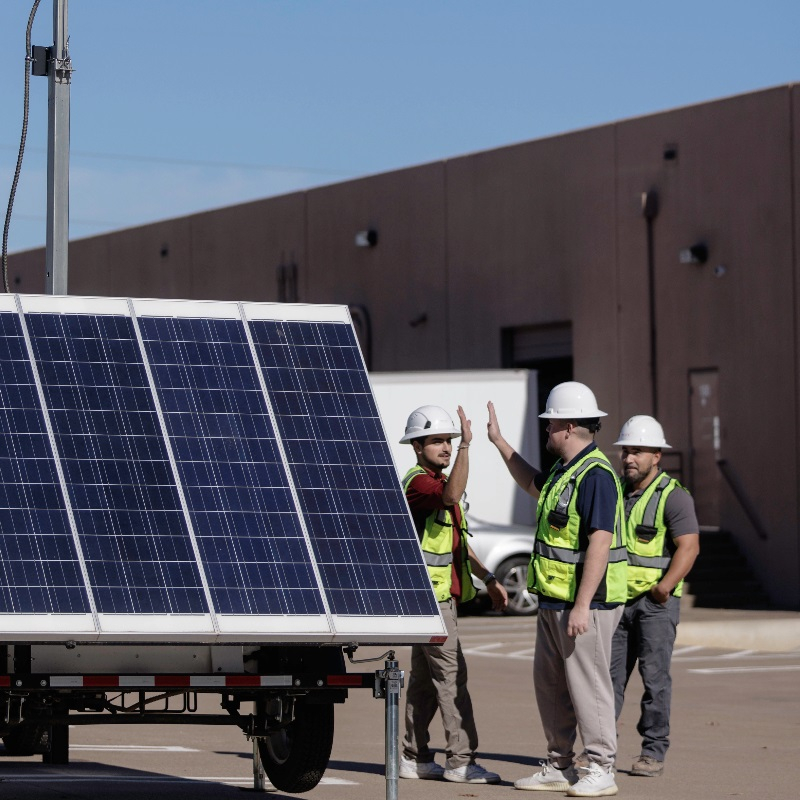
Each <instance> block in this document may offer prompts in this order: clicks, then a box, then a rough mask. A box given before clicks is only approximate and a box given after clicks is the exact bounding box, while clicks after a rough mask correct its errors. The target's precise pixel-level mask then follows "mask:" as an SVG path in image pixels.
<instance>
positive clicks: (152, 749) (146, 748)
mask: <svg viewBox="0 0 800 800" xmlns="http://www.w3.org/2000/svg"><path fill="white" fill-rule="evenodd" d="M70 727H72V726H70ZM69 749H70V750H91V751H95V752H98V753H102V752H110V751H115V750H122V751H125V752H129V753H133V752H135V753H199V752H200V751H199V750H196V749H195V748H193V747H181V746H180V745H157V744H71V745H70V746H69Z"/></svg>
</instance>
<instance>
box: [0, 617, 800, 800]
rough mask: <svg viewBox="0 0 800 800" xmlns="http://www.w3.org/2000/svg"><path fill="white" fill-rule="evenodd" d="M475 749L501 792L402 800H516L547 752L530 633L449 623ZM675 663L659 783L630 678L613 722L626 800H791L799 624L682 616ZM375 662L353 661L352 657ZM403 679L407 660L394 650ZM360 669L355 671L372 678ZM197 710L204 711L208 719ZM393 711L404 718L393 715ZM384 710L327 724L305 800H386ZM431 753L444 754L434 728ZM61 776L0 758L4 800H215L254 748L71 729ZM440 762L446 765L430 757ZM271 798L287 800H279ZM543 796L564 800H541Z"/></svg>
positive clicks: (433, 785)
mask: <svg viewBox="0 0 800 800" xmlns="http://www.w3.org/2000/svg"><path fill="white" fill-rule="evenodd" d="M459 627H460V630H461V638H462V642H463V648H464V651H465V655H466V658H467V663H468V664H469V670H470V678H469V686H470V691H471V694H472V698H473V703H474V705H475V711H476V717H477V721H478V729H479V733H480V737H481V743H480V756H479V760H480V763H482V764H483V765H484V766H486V767H487V768H489V769H492V770H494V771H496V772H498V773H499V774H500V775H501V777H502V778H503V782H502V783H501V784H500V785H498V786H474V785H465V784H452V783H446V782H439V781H409V780H401V781H400V782H399V786H398V794H399V797H400V798H401V799H402V800H440V799H441V800H445V799H447V800H451V799H452V800H455V799H456V798H497V797H502V796H505V797H511V796H514V797H522V796H526V795H522V794H521V793H519V792H516V791H515V790H514V789H513V782H514V780H516V779H517V778H520V777H523V776H525V775H529V774H531V773H532V772H534V771H536V770H537V769H538V763H539V761H540V760H541V759H543V758H544V757H545V752H546V747H545V742H544V737H543V735H542V731H541V726H540V724H539V720H538V715H537V712H536V707H535V701H534V697H533V685H532V658H533V649H534V646H535V620H534V619H528V618H524V619H521V618H511V617H494V616H476V617H465V618H462V619H461V620H460V621H459ZM679 632H680V633H679V637H678V642H677V645H676V650H675V656H674V659H673V670H672V674H673V683H674V692H673V713H672V747H671V749H670V752H669V754H668V758H667V765H666V770H665V772H664V775H663V776H662V777H660V778H637V777H633V776H631V775H629V774H628V770H629V769H630V764H631V763H632V761H633V760H634V758H635V757H636V756H637V755H638V752H639V737H638V735H637V733H636V720H637V716H638V703H639V698H640V696H641V684H640V683H639V681H638V677H637V676H634V678H632V680H631V685H630V686H629V688H628V697H627V702H626V705H625V708H624V709H623V713H622V716H621V717H620V720H619V725H618V733H619V755H618V762H617V783H618V785H619V796H620V797H625V798H630V800H639V799H640V798H641V800H650V799H651V798H664V799H665V800H666V799H668V800H680V799H681V798H703V800H718V799H719V800H722V799H723V798H733V797H735V798H775V797H781V796H786V797H796V796H797V786H798V784H799V783H800V766H798V759H797V755H796V754H797V741H798V738H799V736H800V691H798V689H800V614H798V613H794V612H772V611H754V612H747V611H729V610H706V609H685V610H684V611H683V619H682V623H681V626H680V627H679ZM383 649H385V648H361V649H360V650H359V651H358V653H357V657H359V658H364V657H366V656H367V655H379V654H380V653H381V652H382V650H383ZM397 654H398V657H399V660H400V665H401V668H406V667H407V665H408V655H409V649H408V648H405V647H401V648H398V649H397ZM382 663H383V662H382V661H379V662H377V663H375V664H366V665H365V664H361V665H358V666H357V667H353V670H354V671H359V672H363V671H371V670H372V669H378V668H380V667H381V666H382ZM211 702H212V701H211V700H210V699H206V700H205V701H204V702H203V703H202V704H201V710H213V709H211V708H207V707H206V706H207V705H208V704H209V703H211ZM402 703H403V701H402V700H401V713H402ZM384 731H385V723H384V704H383V701H381V700H376V699H374V698H373V697H372V694H371V692H369V691H368V690H351V693H350V698H349V699H348V701H347V702H346V703H345V704H344V705H341V706H337V711H336V736H335V739H334V746H333V753H332V755H331V761H330V764H329V767H328V770H327V772H326V774H325V777H324V778H323V781H322V782H321V783H320V784H319V785H318V786H317V787H316V788H315V789H313V790H311V791H310V792H308V793H307V794H306V795H305V797H308V798H311V800H367V798H370V800H374V799H375V798H383V797H386V783H385V780H384V777H383V773H384V757H385V744H384V742H385V739H384ZM431 734H432V744H433V746H434V747H435V748H438V749H440V750H441V748H442V746H443V744H444V737H443V734H442V731H441V724H440V721H439V718H438V717H437V718H436V719H434V722H433V725H432V727H431ZM70 739H71V751H70V764H68V765H64V766H51V765H45V764H42V762H41V757H30V758H17V757H10V756H4V755H3V754H2V750H0V798H2V800H56V799H57V798H63V799H64V800H108V798H114V800H129V799H130V800H132V798H137V800H141V798H142V797H143V796H146V797H147V798H148V800H167V798H169V800H173V799H174V798H189V797H191V798H193V800H206V798H215V800H225V798H233V797H239V798H241V797H242V793H243V792H245V793H247V794H253V793H254V791H253V788H252V787H253V778H252V745H251V744H250V743H249V742H247V740H246V739H245V737H244V736H243V735H242V734H241V733H240V732H239V731H238V729H236V728H228V727H219V726H214V727H209V726H191V725H186V724H179V725H170V726H166V725H160V726H156V725H135V726H134V725H131V726H110V725H109V726H76V727H73V728H72V729H71V732H70ZM437 758H438V760H439V761H440V762H441V761H442V760H443V757H442V755H441V754H439V755H438V757H437ZM267 796H268V797H281V798H287V797H292V796H293V795H288V794H285V793H283V792H270V793H268V794H267ZM545 796H563V795H562V794H561V793H552V792H550V793H546V794H545Z"/></svg>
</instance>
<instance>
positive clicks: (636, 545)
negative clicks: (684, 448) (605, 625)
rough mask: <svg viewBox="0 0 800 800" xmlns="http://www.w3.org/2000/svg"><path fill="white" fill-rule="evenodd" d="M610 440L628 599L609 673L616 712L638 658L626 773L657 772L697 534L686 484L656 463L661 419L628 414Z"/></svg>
mask: <svg viewBox="0 0 800 800" xmlns="http://www.w3.org/2000/svg"><path fill="white" fill-rule="evenodd" d="M615 444H616V445H618V446H619V447H621V448H622V453H621V459H622V476H623V478H624V481H625V487H624V497H623V503H624V506H625V515H626V521H627V526H626V541H627V546H628V601H627V603H626V604H625V611H624V612H623V615H622V620H621V621H620V624H619V627H618V628H617V630H616V633H615V634H614V642H613V647H612V654H611V678H612V680H613V682H614V694H615V699H616V713H617V717H619V715H620V712H621V711H622V703H623V700H624V698H625V687H626V685H627V683H628V679H629V678H630V676H631V673H632V672H633V668H634V666H635V665H636V662H637V661H638V663H639V674H640V675H641V676H642V682H643V684H644V695H643V696H642V702H641V715H640V717H639V724H638V726H637V730H638V732H639V735H640V736H641V737H642V749H641V755H640V756H639V757H638V758H637V759H636V761H635V762H634V764H633V766H632V767H631V775H639V776H642V777H653V778H655V777H657V776H659V775H661V773H662V772H663V771H664V758H665V756H666V754H667V748H668V747H669V713H670V700H671V698H672V678H671V676H670V660H671V659H672V647H673V645H674V644H675V633H676V628H677V625H678V619H679V611H680V596H681V591H682V587H683V579H684V578H685V577H686V576H687V575H688V574H689V570H690V569H691V568H692V565H693V564H694V562H695V559H696V558H697V555H698V553H699V552H700V534H699V532H698V531H699V526H698V524H697V516H696V514H695V509H694V502H693V500H692V498H691V496H690V495H689V492H688V491H686V489H684V487H683V486H681V484H680V483H678V481H677V480H675V478H670V476H669V475H667V474H666V473H665V472H662V470H661V466H660V462H661V451H662V450H665V449H667V448H669V447H670V445H668V444H667V442H666V440H665V439H664V431H663V429H662V428H661V425H660V424H659V423H658V422H657V421H656V420H655V419H653V417H648V416H644V415H637V416H635V417H631V418H630V419H629V420H628V421H627V422H626V423H625V424H624V425H623V426H622V430H621V431H620V434H619V439H618V440H617V442H615Z"/></svg>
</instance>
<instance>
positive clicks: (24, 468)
mask: <svg viewBox="0 0 800 800" xmlns="http://www.w3.org/2000/svg"><path fill="white" fill-rule="evenodd" d="M90 610H91V609H90V605H89V600H88V596H87V593H86V588H85V586H84V581H83V576H82V575H81V572H80V564H79V560H78V555H77V551H76V549H75V543H74V540H73V536H72V531H71V529H70V526H69V519H68V516H67V511H66V505H65V503H64V498H63V495H62V491H61V486H60V483H59V479H58V473H57V471H56V467H55V462H54V461H53V454H52V450H51V447H50V440H49V438H48V434H47V428H46V426H45V419H44V415H43V413H42V409H41V404H40V401H39V395H38V393H37V390H36V384H35V382H34V377H33V370H32V369H31V365H30V360H29V358H28V352H27V348H26V346H25V340H24V338H23V333H22V325H21V323H20V320H19V317H18V316H17V315H16V314H12V313H0V614H10V613H16V614H44V613H47V614H53V613H70V614H86V613H89V611H90Z"/></svg>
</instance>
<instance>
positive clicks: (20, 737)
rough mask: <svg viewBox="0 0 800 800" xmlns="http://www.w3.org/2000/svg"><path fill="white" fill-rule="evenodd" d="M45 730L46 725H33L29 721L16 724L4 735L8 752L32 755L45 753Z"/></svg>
mask: <svg viewBox="0 0 800 800" xmlns="http://www.w3.org/2000/svg"><path fill="white" fill-rule="evenodd" d="M45 732H46V728H45V726H44V725H32V724H31V723H28V722H22V723H20V724H19V725H15V726H14V727H13V728H11V730H10V731H8V733H6V735H5V736H3V744H4V745H5V747H6V753H7V754H8V755H10V756H32V755H36V754H37V753H43V752H44V747H43V744H42V738H43V737H44V735H45Z"/></svg>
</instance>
